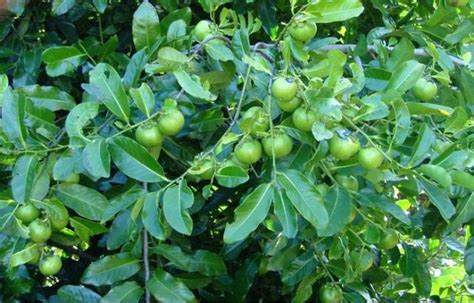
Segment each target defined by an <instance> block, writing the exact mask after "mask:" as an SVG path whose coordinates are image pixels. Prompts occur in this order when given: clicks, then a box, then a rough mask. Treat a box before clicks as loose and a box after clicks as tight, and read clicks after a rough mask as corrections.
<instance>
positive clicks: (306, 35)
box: [290, 21, 318, 43]
mask: <svg viewBox="0 0 474 303" xmlns="http://www.w3.org/2000/svg"><path fill="white" fill-rule="evenodd" d="M317 29H318V28H317V26H316V24H315V23H313V22H310V21H301V22H294V23H293V24H292V25H291V26H290V35H291V37H292V38H293V39H295V40H297V41H300V42H303V43H304V42H306V41H309V40H311V39H313V38H314V36H316V31H317Z"/></svg>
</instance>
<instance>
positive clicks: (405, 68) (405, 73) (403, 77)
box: [385, 60, 425, 93]
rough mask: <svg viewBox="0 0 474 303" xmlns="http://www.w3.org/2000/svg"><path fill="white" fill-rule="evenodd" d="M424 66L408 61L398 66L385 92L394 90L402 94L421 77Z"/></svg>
mask: <svg viewBox="0 0 474 303" xmlns="http://www.w3.org/2000/svg"><path fill="white" fill-rule="evenodd" d="M424 70H425V66H424V65H423V64H421V63H418V61H415V60H409V61H405V62H404V63H402V64H400V65H399V66H398V67H397V68H396V69H395V70H394V71H393V73H392V77H391V78H390V80H389V81H388V83H387V86H386V87H385V91H390V90H395V91H398V92H399V93H404V92H406V91H407V90H409V89H410V88H411V87H412V86H413V85H415V82H416V81H417V80H418V79H420V78H421V76H423V72H424Z"/></svg>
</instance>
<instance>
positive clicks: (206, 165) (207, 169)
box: [199, 160, 216, 180]
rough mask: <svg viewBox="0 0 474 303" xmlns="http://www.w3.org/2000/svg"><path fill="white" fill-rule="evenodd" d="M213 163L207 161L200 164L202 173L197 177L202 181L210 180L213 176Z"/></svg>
mask: <svg viewBox="0 0 474 303" xmlns="http://www.w3.org/2000/svg"><path fill="white" fill-rule="evenodd" d="M215 167H216V166H215V163H214V161H212V160H207V161H205V162H203V163H202V164H201V167H200V168H201V169H203V170H204V171H203V172H202V173H201V174H200V175H199V177H201V179H203V180H211V179H212V177H213V176H214V171H215Z"/></svg>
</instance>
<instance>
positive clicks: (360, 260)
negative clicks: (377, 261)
mask: <svg viewBox="0 0 474 303" xmlns="http://www.w3.org/2000/svg"><path fill="white" fill-rule="evenodd" d="M350 257H351V263H352V267H353V269H354V270H356V271H358V272H363V271H366V270H368V269H369V268H371V267H372V265H373V264H374V254H373V253H372V252H371V251H369V250H367V249H361V250H353V251H351V253H350Z"/></svg>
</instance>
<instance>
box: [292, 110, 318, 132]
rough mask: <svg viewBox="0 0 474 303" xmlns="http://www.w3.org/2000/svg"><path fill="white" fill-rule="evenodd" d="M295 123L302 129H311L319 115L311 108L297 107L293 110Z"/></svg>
mask: <svg viewBox="0 0 474 303" xmlns="http://www.w3.org/2000/svg"><path fill="white" fill-rule="evenodd" d="M292 118H293V124H294V125H295V127H296V128H297V129H299V130H302V131H305V132H307V131H310V130H311V128H312V127H313V124H314V122H316V121H317V120H318V115H317V114H316V113H315V112H314V111H313V110H311V109H307V108H304V107H300V108H297V109H296V110H295V111H294V112H293V116H292Z"/></svg>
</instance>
